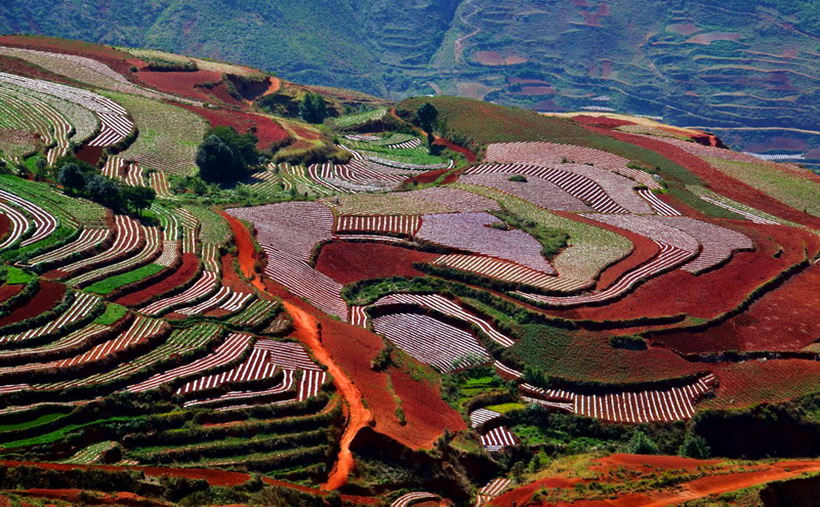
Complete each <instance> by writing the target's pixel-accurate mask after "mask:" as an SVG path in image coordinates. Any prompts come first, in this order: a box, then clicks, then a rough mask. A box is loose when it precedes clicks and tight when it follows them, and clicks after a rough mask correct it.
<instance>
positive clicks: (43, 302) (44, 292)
mask: <svg viewBox="0 0 820 507" xmlns="http://www.w3.org/2000/svg"><path fill="white" fill-rule="evenodd" d="M65 292H66V286H65V285H63V284H61V283H57V282H51V281H48V280H40V290H39V291H37V293H36V294H35V295H34V297H33V298H32V299H31V300H29V301H26V302H24V303H22V306H18V307H17V308H16V309H14V310H12V312H11V313H10V314H9V315H6V316H5V317H2V318H0V326H6V325H8V324H14V323H15V322H20V321H23V320H26V319H30V318H32V317H35V316H37V315H40V314H41V313H43V312H47V311H49V310H51V309H52V308H54V307H55V306H56V305H57V304H58V303H59V302H60V300H61V299H63V296H65Z"/></svg>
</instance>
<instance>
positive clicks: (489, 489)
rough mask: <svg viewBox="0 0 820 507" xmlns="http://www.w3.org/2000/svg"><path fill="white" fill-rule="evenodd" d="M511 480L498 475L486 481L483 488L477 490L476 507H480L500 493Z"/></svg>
mask: <svg viewBox="0 0 820 507" xmlns="http://www.w3.org/2000/svg"><path fill="white" fill-rule="evenodd" d="M511 482H512V481H511V480H510V479H506V478H504V477H499V478H497V479H493V480H491V481H490V482H488V483H487V484H486V485H485V486H484V487H483V488H481V489H480V490H478V495H477V496H476V507H481V506H482V505H484V504H486V503H487V502H489V501H490V500H492V499H493V498H495V497H497V496H499V495H501V493H503V492H504V490H505V489H507V487H508V486H509V485H510V483H511Z"/></svg>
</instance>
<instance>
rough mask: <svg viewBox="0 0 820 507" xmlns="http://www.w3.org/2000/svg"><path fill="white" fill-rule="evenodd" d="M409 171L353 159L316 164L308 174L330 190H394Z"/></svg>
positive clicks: (344, 191) (355, 191)
mask: <svg viewBox="0 0 820 507" xmlns="http://www.w3.org/2000/svg"><path fill="white" fill-rule="evenodd" d="M408 174H409V173H408V171H406V170H398V169H393V168H390V167H386V166H383V165H380V164H376V163H373V162H367V161H362V160H353V161H351V162H349V163H347V164H333V163H331V162H329V163H326V164H314V165H311V166H310V167H308V176H309V177H310V179H312V180H313V181H315V182H316V183H318V184H320V185H323V186H325V187H326V188H327V189H328V190H330V191H333V192H342V193H358V192H376V191H385V190H393V189H395V188H397V187H398V186H399V185H400V184H401V183H402V182H403V181H404V180H406V179H407V176H408Z"/></svg>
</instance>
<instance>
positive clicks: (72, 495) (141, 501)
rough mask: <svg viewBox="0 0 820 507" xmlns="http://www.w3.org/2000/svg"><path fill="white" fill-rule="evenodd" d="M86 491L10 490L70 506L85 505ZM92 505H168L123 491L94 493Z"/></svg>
mask: <svg viewBox="0 0 820 507" xmlns="http://www.w3.org/2000/svg"><path fill="white" fill-rule="evenodd" d="M84 491H86V490H82V489H25V490H12V491H11V492H13V493H14V494H15V495H20V496H23V497H30V498H36V499H40V500H42V499H45V498H48V499H52V500H59V501H62V502H69V503H70V504H71V505H80V504H85V503H86V502H84V501H83V498H82V497H81V493H83V492H84ZM93 505H124V506H134V507H136V506H139V507H152V506H157V507H160V506H165V505H168V504H167V503H165V502H160V501H155V500H151V499H149V498H145V497H143V496H139V495H135V494H134V493H128V492H125V491H120V492H117V493H96V492H95V494H94V500H93Z"/></svg>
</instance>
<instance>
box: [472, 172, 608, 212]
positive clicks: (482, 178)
mask: <svg viewBox="0 0 820 507" xmlns="http://www.w3.org/2000/svg"><path fill="white" fill-rule="evenodd" d="M513 177H514V176H508V175H506V174H465V175H464V176H462V177H461V178H459V181H460V182H461V183H466V184H469V185H481V186H484V187H489V188H494V189H496V190H499V191H501V192H505V193H507V194H511V195H514V196H516V197H518V198H520V199H523V200H525V201H527V202H530V203H532V204H534V205H535V206H538V207H539V208H544V209H555V210H563V211H578V212H584V211H592V208H590V207H589V206H587V205H586V204H584V203H583V202H582V201H581V200H580V199H578V198H577V197H575V196H572V195H570V194H569V193H567V192H566V191H564V190H563V189H562V188H560V187H558V186H557V185H555V184H554V183H552V182H550V181H548V180H545V179H544V178H538V177H535V176H530V177H527V178H526V181H514V180H511V179H510V178H513Z"/></svg>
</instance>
